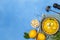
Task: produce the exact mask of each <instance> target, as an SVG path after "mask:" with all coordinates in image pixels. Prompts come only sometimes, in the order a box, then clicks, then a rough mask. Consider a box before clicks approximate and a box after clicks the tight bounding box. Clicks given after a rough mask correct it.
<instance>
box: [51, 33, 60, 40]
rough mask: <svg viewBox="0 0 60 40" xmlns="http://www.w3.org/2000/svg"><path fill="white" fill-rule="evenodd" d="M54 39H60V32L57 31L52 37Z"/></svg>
mask: <svg viewBox="0 0 60 40" xmlns="http://www.w3.org/2000/svg"><path fill="white" fill-rule="evenodd" d="M52 39H53V40H60V32H57V33H56V34H55V35H53V37H52Z"/></svg>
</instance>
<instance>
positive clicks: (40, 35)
mask: <svg viewBox="0 0 60 40" xmlns="http://www.w3.org/2000/svg"><path fill="white" fill-rule="evenodd" d="M45 39H46V37H45V35H44V34H43V33H38V35H37V40H45Z"/></svg>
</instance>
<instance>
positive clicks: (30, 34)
mask: <svg viewBox="0 0 60 40" xmlns="http://www.w3.org/2000/svg"><path fill="white" fill-rule="evenodd" d="M36 35H37V31H36V30H30V32H29V37H30V38H35V37H36Z"/></svg>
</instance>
